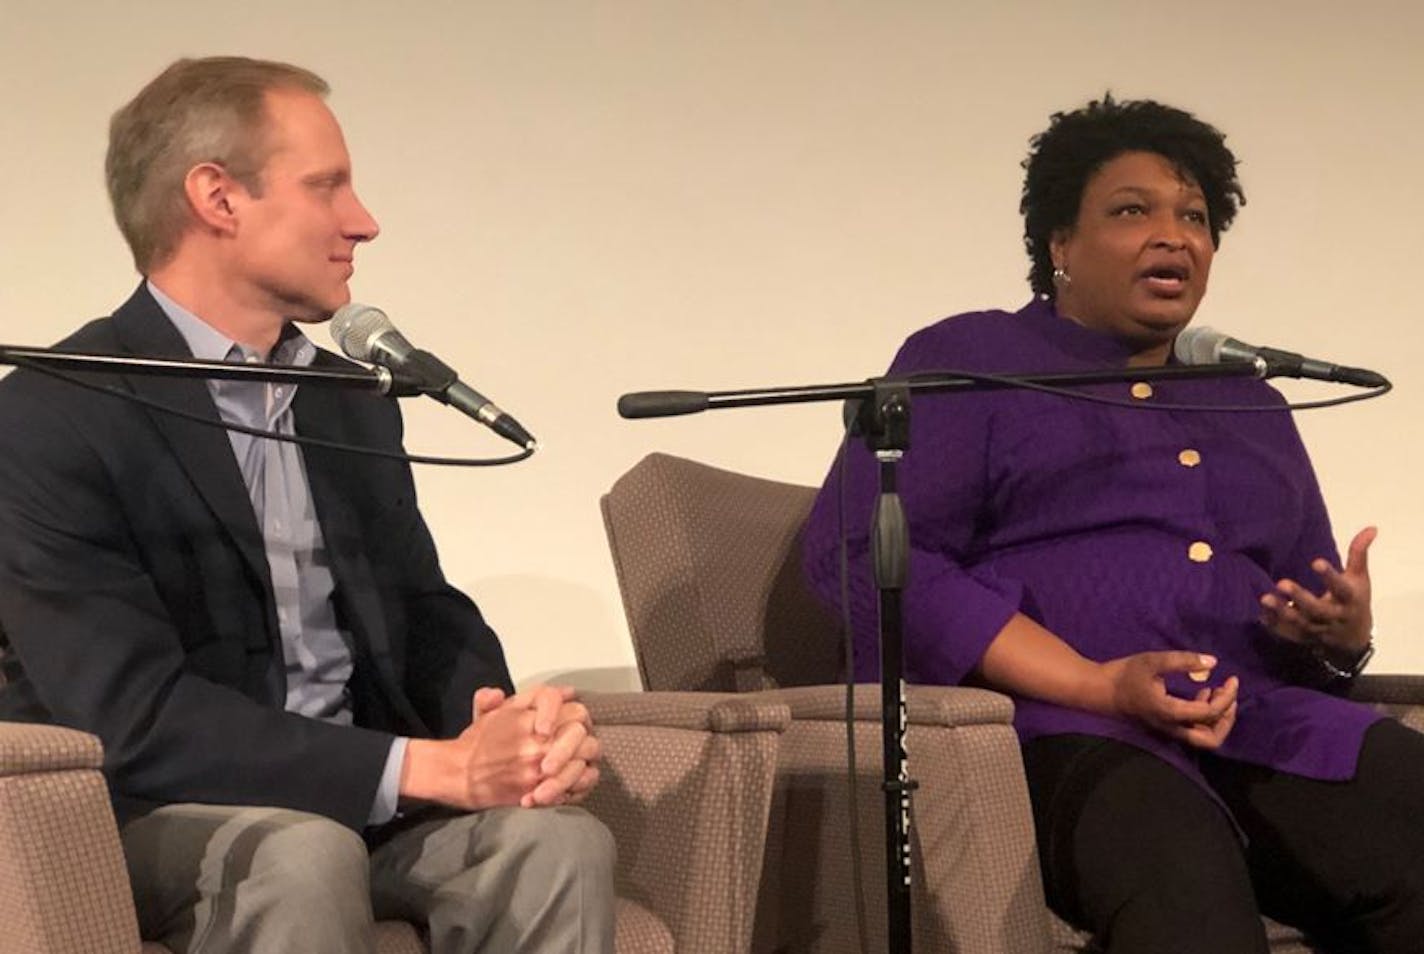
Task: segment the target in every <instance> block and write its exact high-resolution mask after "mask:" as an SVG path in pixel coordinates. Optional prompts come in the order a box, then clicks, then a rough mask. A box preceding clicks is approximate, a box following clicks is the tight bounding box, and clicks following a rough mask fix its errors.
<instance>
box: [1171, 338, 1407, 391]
mask: <svg viewBox="0 0 1424 954" xmlns="http://www.w3.org/2000/svg"><path fill="white" fill-rule="evenodd" d="M1172 352H1173V354H1175V355H1176V356H1177V360H1178V361H1180V362H1182V363H1183V364H1217V363H1220V362H1223V361H1250V362H1253V363H1255V364H1257V365H1258V366H1259V367H1260V368H1261V369H1262V371H1263V373H1262V375H1261V376H1262V377H1273V376H1284V377H1288V378H1313V379H1314V380H1316V381H1338V382H1339V383H1341V384H1353V385H1355V386H1356V387H1361V388H1382V387H1385V386H1386V385H1388V384H1389V380H1388V379H1387V378H1385V376H1384V375H1382V374H1377V373H1376V372H1374V371H1369V370H1366V369H1365V368H1349V367H1346V366H1344V365H1341V364H1331V363H1330V362H1329V361H1317V360H1316V359H1314V358H1307V357H1304V356H1303V355H1298V354H1296V353H1295V352H1294V351H1281V350H1279V349H1277V348H1261V347H1257V346H1256V345H1249V344H1247V343H1246V342H1244V341H1237V340H1236V339H1235V338H1232V337H1230V336H1229V335H1226V334H1224V333H1222V332H1220V331H1216V330H1215V329H1212V328H1208V327H1205V326H1201V327H1191V328H1187V329H1186V330H1184V331H1183V332H1182V333H1181V334H1179V335H1177V340H1176V343H1175V344H1173V345H1172Z"/></svg>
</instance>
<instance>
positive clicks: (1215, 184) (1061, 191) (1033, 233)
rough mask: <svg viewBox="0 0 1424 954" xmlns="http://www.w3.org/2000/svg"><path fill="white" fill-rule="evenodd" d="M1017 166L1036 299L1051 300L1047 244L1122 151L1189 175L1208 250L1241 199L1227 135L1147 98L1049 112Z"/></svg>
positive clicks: (1105, 98)
mask: <svg viewBox="0 0 1424 954" xmlns="http://www.w3.org/2000/svg"><path fill="white" fill-rule="evenodd" d="M1029 147H1030V148H1029V154H1028V158H1027V159H1025V160H1024V161H1023V167H1024V169H1025V170H1026V174H1025V176H1024V186H1023V198H1022V199H1021V200H1020V201H1019V211H1020V212H1021V213H1023V217H1024V247H1025V249H1027V250H1028V256H1029V258H1030V259H1031V260H1032V262H1033V265H1032V266H1031V267H1030V269H1029V273H1028V282H1029V285H1030V286H1031V287H1032V288H1033V290H1034V292H1035V293H1037V294H1042V295H1046V296H1048V297H1050V298H1052V297H1053V295H1054V288H1053V260H1052V258H1051V257H1050V256H1049V251H1048V247H1049V242H1050V241H1051V240H1052V238H1053V235H1054V233H1055V232H1058V231H1060V230H1062V229H1067V228H1071V227H1072V226H1073V224H1074V223H1075V222H1076V221H1077V220H1078V207H1079V206H1080V204H1081V203H1082V199H1083V190H1084V188H1086V187H1087V184H1088V180H1089V179H1091V178H1092V177H1093V174H1094V173H1096V172H1097V171H1098V170H1099V169H1100V168H1102V166H1103V165H1104V164H1105V163H1107V162H1108V161H1110V160H1112V159H1114V158H1115V157H1117V156H1119V155H1122V154H1123V153H1125V152H1155V153H1157V154H1158V155H1160V156H1163V157H1165V158H1166V159H1167V160H1168V161H1169V162H1171V163H1172V165H1173V166H1175V167H1176V168H1177V170H1178V171H1179V172H1182V173H1184V174H1186V175H1187V176H1189V177H1190V178H1191V179H1192V180H1193V181H1195V182H1196V184H1197V185H1198V186H1200V187H1201V190H1202V193H1203V194H1204V195H1205V196H1206V207H1207V216H1208V218H1209V219H1210V222H1209V225H1210V227H1211V241H1212V245H1214V246H1219V245H1220V244H1221V233H1222V232H1225V231H1226V230H1227V229H1228V228H1230V227H1231V222H1232V220H1233V219H1235V218H1236V210H1237V207H1238V206H1241V205H1245V204H1246V193H1245V192H1243V191H1242V190H1241V183H1240V182H1239V181H1237V178H1236V156H1235V155H1233V154H1232V152H1231V150H1230V149H1228V148H1226V136H1225V135H1223V134H1222V133H1221V131H1220V130H1218V129H1217V128H1216V127H1214V126H1211V125H1208V124H1207V123H1204V122H1202V121H1201V120H1199V119H1197V118H1196V117H1195V116H1193V115H1192V114H1191V113H1188V112H1185V111H1184V110H1180V109H1176V108H1174V107H1171V106H1164V105H1163V104H1162V103H1158V102H1156V101H1154V100H1150V99H1133V100H1123V101H1121V102H1119V101H1117V100H1114V99H1113V98H1112V94H1111V93H1107V94H1105V95H1104V96H1103V98H1102V99H1101V100H1093V101H1092V102H1090V103H1088V105H1086V106H1083V107H1081V108H1080V109H1075V110H1073V111H1072V112H1065V113H1054V114H1053V116H1052V117H1050V119H1049V123H1048V128H1047V129H1045V130H1044V131H1043V132H1041V133H1039V134H1038V135H1036V136H1034V137H1033V138H1032V139H1030V140H1029Z"/></svg>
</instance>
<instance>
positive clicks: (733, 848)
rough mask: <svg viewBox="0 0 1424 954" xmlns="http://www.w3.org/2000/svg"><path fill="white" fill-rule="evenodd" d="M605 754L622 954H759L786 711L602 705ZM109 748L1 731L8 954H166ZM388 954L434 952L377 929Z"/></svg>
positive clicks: (603, 806) (595, 803)
mask: <svg viewBox="0 0 1424 954" xmlns="http://www.w3.org/2000/svg"><path fill="white" fill-rule="evenodd" d="M586 702H587V703H588V705H589V708H590V710H591V711H592V713H593V718H594V721H595V724H596V725H597V726H598V731H599V736H600V738H601V740H602V741H603V744H604V756H603V758H604V762H603V780H602V782H601V783H600V785H599V786H598V788H597V789H596V790H595V791H594V793H593V794H592V795H591V796H590V798H589V800H588V802H587V807H588V808H589V810H591V811H592V812H593V813H594V814H595V815H597V816H598V817H599V818H600V819H601V820H603V822H604V823H605V824H607V825H608V827H609V828H610V829H611V830H612V832H613V835H614V840H615V841H616V842H617V845H618V856H619V857H618V865H617V869H616V877H617V879H618V883H617V889H618V898H619V900H618V912H617V915H618V917H617V950H618V954H671V952H674V951H689V952H693V951H695V952H709V954H712V952H728V954H741V952H745V951H747V950H748V947H749V944H750V939H751V929H752V915H753V911H754V906H755V898H756V884H757V879H758V876H759V874H760V871H761V867H762V864H761V854H762V846H763V844H764V841H765V833H766V821H767V812H768V804H769V801H770V798H771V785H772V777H773V774H774V769H775V765H776V758H777V749H778V745H779V742H780V738H781V733H782V732H783V730H784V729H785V728H786V726H787V724H788V720H789V716H788V712H787V709H786V707H785V706H784V705H781V704H779V703H776V702H775V701H773V700H763V699H755V698H751V697H745V696H733V695H727V694H723V695H715V694H714V695H704V694H697V695H690V694H688V695H684V694H679V693H666V694H662V693H629V694H617V695H600V696H594V697H588V698H587V699H586ZM101 760H102V752H101V750H100V747H99V742H98V740H97V739H96V738H95V737H93V736H91V735H87V734H84V733H81V732H75V731H72V730H69V729H62V728H57V727H54V726H45V725H29V724H19V723H4V722H0V952H4V954H130V952H133V954H137V952H139V951H140V950H142V951H143V954H163V952H166V951H167V948H164V947H162V946H161V945H158V944H154V943H147V944H142V945H141V943H140V939H139V935H138V925H137V921H136V918H135V916H134V909H133V899H132V895H131V893H130V889H129V882H128V875H127V872H126V870H125V868H124V862H123V856H122V853H121V850H120V847H119V838H118V831H117V828H116V826H115V822H114V816H113V812H112V810H111V808H110V805H109V798H108V792H107V790H106V788H105V784H104V778H103V775H102V774H101V772H100V768H99V767H100V764H101ZM377 942H378V950H379V951H380V954H425V950H426V948H425V945H424V943H423V942H422V940H421V938H420V935H419V934H418V932H417V931H416V929H415V928H414V927H412V926H411V925H409V924H405V923H403V922H383V923H381V924H378V925H377Z"/></svg>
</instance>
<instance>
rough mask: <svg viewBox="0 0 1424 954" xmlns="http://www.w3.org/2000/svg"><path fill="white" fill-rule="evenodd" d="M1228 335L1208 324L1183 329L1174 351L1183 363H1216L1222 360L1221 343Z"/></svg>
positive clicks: (1173, 348) (1173, 346)
mask: <svg viewBox="0 0 1424 954" xmlns="http://www.w3.org/2000/svg"><path fill="white" fill-rule="evenodd" d="M1225 340H1227V339H1226V335H1224V334H1222V333H1221V332H1219V331H1216V330H1215V329H1213V328H1209V327H1207V326H1206V325H1200V326H1198V327H1194V328H1186V329H1183V330H1182V332H1181V334H1179V335H1177V340H1176V341H1175V342H1174V343H1173V344H1172V353H1173V354H1175V355H1176V356H1177V360H1178V361H1180V362H1182V364H1216V363H1218V362H1219V361H1221V343H1222V342H1223V341H1225Z"/></svg>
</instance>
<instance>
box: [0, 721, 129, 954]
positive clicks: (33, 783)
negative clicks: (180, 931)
mask: <svg viewBox="0 0 1424 954" xmlns="http://www.w3.org/2000/svg"><path fill="white" fill-rule="evenodd" d="M101 758H102V753H101V751H100V748H99V743H98V740H96V739H95V738H94V737H92V736H89V735H85V734H84V733H81V732H73V731H70V730H68V729H61V728H58V727H55V726H38V725H17V724H14V723H7V722H0V950H3V951H4V952H6V954H11V952H14V954H28V952H35V954H91V952H92V954H116V952H130V951H137V950H138V948H139V940H138V923H137V921H136V919H135V918H134V913H133V902H132V900H131V896H130V894H129V881H128V874H127V872H126V870H125V868H124V860H123V853H122V851H121V849H120V848H119V836H118V829H117V827H116V826H115V823H114V813H113V810H112V809H111V808H110V806H109V797H108V793H107V790H106V789H105V787H104V778H103V776H102V775H101V774H100V772H99V764H100V760H101Z"/></svg>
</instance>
